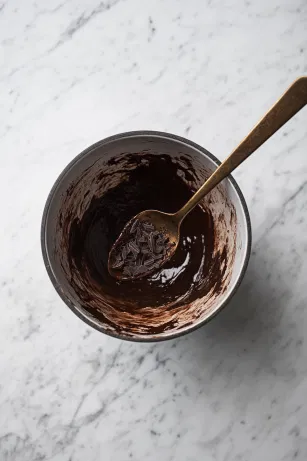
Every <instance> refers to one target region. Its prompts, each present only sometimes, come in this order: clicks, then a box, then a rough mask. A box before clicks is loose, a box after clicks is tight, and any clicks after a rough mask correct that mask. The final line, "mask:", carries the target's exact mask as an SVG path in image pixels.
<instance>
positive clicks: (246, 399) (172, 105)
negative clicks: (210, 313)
mask: <svg viewBox="0 0 307 461" xmlns="http://www.w3.org/2000/svg"><path fill="white" fill-rule="evenodd" d="M0 44H1V48H0V95H1V98H0V120H1V126H0V146H1V182H0V197H1V198H0V200H1V226H0V235H1V238H0V250H1V252H0V254H1V263H0V287H1V291H0V301H1V322H0V347H1V355H0V378H1V380H0V460H1V461H17V460H18V461H19V460H20V461H47V460H48V461H50V460H52V461H97V460H106V461H130V460H136V461H156V460H157V459H158V460H161V461H172V460H174V461H200V460H205V461H207V460H208V461H211V460H214V461H259V460H263V461H290V460H298V461H306V459H307V406H306V396H307V289H306V283H307V156H306V149H307V128H306V127H307V109H306V108H305V110H303V111H302V112H301V113H300V114H298V115H297V116H296V117H295V119H293V120H292V121H291V122H289V123H288V125H287V126H286V127H285V128H284V129H282V130H281V131H280V132H279V133H278V134H276V135H275V136H274V138H272V139H271V140H270V141H268V142H267V144H266V145H265V146H263V148H261V151H259V152H258V153H256V154H255V155H254V156H253V158H251V159H250V160H249V161H248V162H246V163H245V164H244V165H243V166H242V167H240V169H239V170H238V171H237V172H236V173H235V177H236V178H237V180H238V182H239V185H240V186H241V188H242V190H243V192H244V194H245V197H246V200H247V203H248V206H249V210H250V214H251V219H252V226H253V252H252V256H251V260H250V264H249V268H248V271H247V274H246V277H245V279H244V282H243V284H242V286H241V288H240V289H239V291H238V293H237V295H236V296H235V298H234V299H233V301H232V302H231V304H230V305H229V306H228V307H227V308H226V309H225V310H224V311H223V312H222V313H221V314H219V315H218V316H217V318H216V319H214V320H213V321H212V322H211V323H210V324H208V325H207V326H205V327H203V328H202V329H200V330H198V331H196V332H194V333H192V334H189V335H187V336H185V337H183V338H181V339H177V340H173V341H169V342H165V343H159V344H134V343H126V342H121V341H119V340H117V339H113V338H110V337H107V336H104V335H102V334H100V333H98V332H96V331H94V330H91V329H90V328H89V327H88V326H86V325H85V324H83V323H82V322H81V321H80V320H79V319H78V318H77V317H76V316H74V315H73V314H72V312H71V311H70V310H69V309H68V308H66V306H65V305H64V304H63V302H62V301H61V300H60V298H59V297H58V295H57V294H56V292H55V290H54V289H53V287H52V285H51V283H50V281H49V279H48V276H47V273H46V271H45V268H44V265H43V261H42V257H41V250H40V220H41V214H42V210H43V206H44V203H45V200H46V197H47V194H48V192H49V189H50V188H51V186H52V184H53V182H54V180H55V179H56V177H57V175H58V174H59V173H60V172H61V170H62V169H63V167H64V166H65V165H66V164H67V163H68V162H69V161H70V160H71V159H72V158H73V157H74V156H75V155H76V154H78V153H79V152H80V151H81V150H82V149H84V148H85V147H86V146H88V145H90V144H92V143H93V142H95V141H97V140H99V139H102V138H104V137H106V136H108V135H111V134H114V133H116V132H120V131H126V130H134V129H156V130H163V131H169V132H173V133H176V134H179V135H183V136H187V137H189V138H190V139H192V140H193V141H195V142H197V143H199V144H201V145H203V146H204V147H206V148H207V149H209V150H210V151H211V152H212V153H213V154H215V155H216V156H218V157H219V158H221V159H222V158H224V157H225V156H226V154H227V153H229V151H230V150H231V149H232V148H233V147H234V146H235V144H236V143H237V142H238V141H239V140H240V139H241V138H242V137H243V136H244V135H245V134H246V132H247V130H249V129H250V128H251V126H252V125H253V124H254V123H255V122H256V121H257V119H258V118H259V117H260V116H261V115H262V114H263V112H264V111H265V110H266V109H268V107H269V106H270V105H271V104H272V103H273V102H274V101H275V99H276V98H277V97H279V96H280V95H281V93H282V92H283V91H284V90H285V88H286V87H287V86H288V85H289V84H290V83H291V82H292V80H294V79H295V78H296V77H297V76H299V75H302V74H304V73H305V74H307V3H306V0H269V1H268V0H259V1H257V2H252V1H249V0H245V1H243V0H238V1H235V0H223V1H222V0H216V1H211V0H206V1H203V0H189V1H186V0H150V1H149V0H148V1H144V0H104V1H101V2H99V0H87V1H85V0H82V1H73V0H54V1H52V2H50V1H49V2H48V1H47V0H44V1H39V2H38V1H37V2H36V1H34V0H24V1H22V2H21V1H18V0H0Z"/></svg>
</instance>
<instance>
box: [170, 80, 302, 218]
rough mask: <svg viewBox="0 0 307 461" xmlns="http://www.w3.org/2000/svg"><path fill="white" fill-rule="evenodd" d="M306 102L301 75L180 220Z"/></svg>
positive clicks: (206, 183) (183, 210)
mask: <svg viewBox="0 0 307 461" xmlns="http://www.w3.org/2000/svg"><path fill="white" fill-rule="evenodd" d="M305 104H307V77H300V78H299V79H297V80H295V82H294V83H292V85H291V86H290V87H289V88H288V89H287V91H286V92H285V93H284V94H283V96H282V97H281V98H280V99H279V100H278V101H277V102H276V103H275V104H274V106H273V107H272V108H271V109H270V110H269V111H268V112H267V113H266V114H265V116H264V117H263V118H262V119H261V120H260V121H259V122H258V123H257V125H256V126H255V127H254V128H253V129H252V131H251V132H250V133H249V134H248V135H247V136H246V138H245V139H243V141H241V143H240V144H239V145H238V146H237V147H236V148H235V149H234V150H233V151H232V153H231V154H230V155H229V157H227V159H226V160H225V161H224V162H223V163H222V164H221V165H220V166H219V167H218V168H217V169H216V170H215V172H214V173H213V174H212V175H211V176H210V178H209V179H208V180H207V181H206V182H205V184H204V185H203V186H202V187H201V188H200V189H199V190H198V191H197V192H196V193H195V194H194V195H193V197H191V199H190V200H189V201H188V202H187V203H186V204H185V205H184V206H183V207H182V208H181V209H180V210H179V211H178V212H177V213H176V215H175V217H176V220H178V222H181V221H182V219H183V218H184V217H185V216H186V215H187V214H188V213H189V212H190V211H191V210H192V209H193V208H194V207H195V206H196V205H197V204H198V203H199V202H200V200H202V199H203V198H204V196H205V195H207V194H208V193H209V192H210V191H211V190H212V189H213V188H214V187H215V186H217V184H219V183H220V182H221V181H222V180H223V179H225V178H226V176H228V175H229V174H230V173H231V172H232V171H233V170H235V169H236V168H237V167H238V166H239V165H240V164H241V163H242V162H244V160H246V159H247V158H248V157H249V156H250V155H251V154H252V153H253V152H254V151H255V150H256V149H258V147H260V146H261V145H262V144H263V143H264V142H265V141H267V139H269V138H270V137H271V136H272V135H273V134H274V133H275V132H276V131H277V130H279V128H281V127H282V126H283V125H284V124H285V123H286V122H287V121H288V120H290V118H291V117H293V116H294V115H295V114H296V113H297V112H298V111H299V110H300V109H302V107H304V106H305Z"/></svg>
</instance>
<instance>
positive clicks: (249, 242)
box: [40, 130, 252, 343]
mask: <svg viewBox="0 0 307 461" xmlns="http://www.w3.org/2000/svg"><path fill="white" fill-rule="evenodd" d="M138 136H141V137H144V136H153V137H159V138H167V139H169V140H172V141H179V142H181V143H184V144H187V145H188V146H190V147H192V148H194V149H197V150H198V151H200V152H201V153H202V154H203V155H205V156H207V157H209V158H210V159H211V160H212V161H213V162H214V163H215V164H216V165H217V166H218V165H220V164H221V161H220V160H218V159H217V158H216V157H215V156H214V155H213V154H211V152H209V151H207V149H205V148H204V147H202V146H200V145H199V144H197V143H195V142H193V141H190V140H189V139H186V138H184V137H182V136H178V135H175V134H172V133H167V132H163V131H151V130H138V131H127V132H122V133H118V134H115V135H112V136H108V137H107V138H104V139H102V140H100V141H98V142H96V143H94V144H92V145H91V146H89V147H87V148H86V149H84V150H83V151H82V152H81V153H80V154H78V155H76V156H75V157H74V158H73V159H72V160H71V161H70V162H69V163H68V164H67V166H66V167H65V168H64V169H63V170H62V172H61V173H60V174H59V176H58V177H57V179H56V180H55V182H54V184H53V186H52V188H51V190H50V192H49V194H48V196H47V200H46V203H45V206H44V211H43V215H42V221H41V237H40V240H41V251H42V256H43V261H44V265H45V268H46V271H47V273H48V275H49V278H50V280H51V283H52V284H53V286H54V288H55V290H56V292H57V293H58V295H59V296H60V298H61V299H62V301H63V302H64V303H65V304H66V305H67V306H68V307H69V308H70V309H71V310H72V312H73V313H74V314H75V315H77V317H79V318H80V319H81V320H82V321H83V322H85V323H86V324H87V325H89V326H91V327H92V328H94V329H95V330H97V331H99V332H100V333H104V334H106V335H108V336H111V337H113V338H117V339H121V340H125V341H130V342H141V343H150V342H160V341H167V340H170V339H175V338H178V337H180V336H184V335H186V334H188V333H191V332H192V331H195V330H197V329H198V328H201V327H202V326H204V325H205V324H206V323H208V322H209V321H210V320H212V319H213V318H214V317H215V316H216V315H217V314H218V313H219V312H221V310H222V309H224V307H225V306H226V305H227V304H228V303H229V301H230V300H231V298H232V297H233V295H234V294H235V293H236V291H237V290H238V288H239V286H240V284H241V282H242V280H243V277H244V275H245V272H246V269H247V266H248V262H249V259H250V254H251V245H252V229H251V220H250V215H249V211H248V208H247V204H246V201H245V198H244V196H243V193H242V191H241V189H240V187H239V186H238V184H237V182H236V181H235V179H234V178H233V177H232V175H229V176H228V179H229V180H230V182H231V183H232V185H233V187H234V189H235V191H236V192H237V194H238V197H239V201H240V202H241V205H242V208H243V213H244V216H245V221H246V231H247V240H246V253H245V257H244V261H243V264H242V265H241V268H240V270H239V277H238V279H237V281H236V283H235V284H234V286H233V287H232V289H231V291H230V292H229V294H228V296H227V297H226V298H225V299H224V301H223V302H222V303H221V305H220V306H219V307H218V308H217V309H216V310H215V311H214V312H212V313H211V314H210V315H209V316H208V317H207V318H206V319H204V320H203V321H201V322H199V323H197V324H195V325H193V324H192V325H190V326H189V327H187V328H186V329H185V330H184V331H181V332H180V331H179V332H175V333H170V334H169V335H165V336H161V337H156V336H155V335H148V336H146V337H139V336H136V337H134V336H126V335H123V334H121V333H116V332H110V331H108V330H106V329H105V328H104V327H101V326H99V325H98V324H96V323H95V322H94V321H92V320H91V318H90V317H87V316H86V315H85V314H83V313H82V312H81V311H79V310H78V309H77V307H76V306H75V305H74V303H73V302H72V301H71V300H70V299H69V298H68V296H66V295H65V293H64V292H63V290H62V289H61V285H60V284H59V283H58V281H57V278H56V276H55V275H54V272H53V270H52V269H51V266H50V263H49V258H48V249H47V241H46V228H47V220H48V213H49V209H50V207H51V204H52V201H53V198H54V195H55V192H56V190H57V188H58V186H59V185H60V184H61V181H62V180H63V179H64V178H65V176H66V174H67V173H68V172H69V171H70V170H71V169H72V168H73V167H74V165H75V164H76V163H77V162H78V161H79V160H80V159H81V158H83V157H84V156H86V155H88V154H90V153H91V152H92V151H94V150H96V149H97V148H99V147H101V146H103V145H105V144H108V143H110V142H113V141H118V140H120V139H122V138H129V137H138Z"/></svg>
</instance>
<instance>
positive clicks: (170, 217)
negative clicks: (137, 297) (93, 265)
mask: <svg viewBox="0 0 307 461" xmlns="http://www.w3.org/2000/svg"><path fill="white" fill-rule="evenodd" d="M136 221H138V222H139V223H151V224H152V225H153V226H154V228H155V231H156V232H159V233H163V234H167V238H168V240H169V243H170V245H169V251H168V252H167V253H166V254H165V255H164V256H163V259H162V260H161V262H160V265H162V264H165V263H166V261H168V260H169V259H170V258H171V257H172V256H173V254H174V253H175V251H176V249H177V246H178V242H179V229H180V226H179V225H178V224H180V223H178V217H177V214H176V213H175V214H173V213H163V212H162V211H157V210H146V211H142V212H141V213H139V214H138V215H136V216H135V217H134V218H132V219H131V220H130V221H129V222H128V223H127V224H126V225H125V227H124V229H123V231H122V232H121V234H120V236H119V237H118V239H117V240H116V241H115V243H114V245H113V246H112V248H111V251H110V253H109V259H108V270H109V273H110V274H111V275H112V276H113V277H115V278H117V279H123V280H129V279H137V278H141V277H144V276H146V275H148V274H150V273H151V272H152V269H150V268H149V269H148V270H147V271H144V272H142V273H141V274H137V275H132V274H131V275H125V274H123V272H122V271H121V270H119V269H118V268H117V267H116V264H115V262H116V258H117V254H118V248H119V247H120V246H121V245H122V242H123V241H124V240H125V238H126V235H129V234H130V229H131V228H132V227H133V224H134V222H136Z"/></svg>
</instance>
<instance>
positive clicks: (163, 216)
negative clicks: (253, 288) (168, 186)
mask: <svg viewBox="0 0 307 461" xmlns="http://www.w3.org/2000/svg"><path fill="white" fill-rule="evenodd" d="M306 104H307V77H300V78H299V79H297V80H295V82H294V83H292V85H291V86H290V87H289V88H288V89H287V91H286V92H285V93H284V94H283V96H282V97H281V98H280V99H279V100H278V101H277V102H276V103H275V104H274V105H273V107H272V108H271V109H270V110H269V111H268V112H267V113H266V114H265V115H264V117H263V118H262V119H261V120H260V121H259V122H258V123H257V125H256V126H255V127H254V128H253V129H252V130H251V132H250V133H249V134H248V135H247V136H246V138H245V139H243V141H241V143H240V144H239V145H238V146H237V147H236V148H235V149H234V150H233V151H232V153H231V154H230V155H229V157H228V158H227V159H226V160H224V162H223V163H222V164H221V165H220V166H219V167H218V168H217V169H216V170H215V171H214V173H213V174H212V175H211V176H210V177H209V179H207V181H206V182H205V183H204V185H203V186H202V187H201V188H200V189H199V190H198V191H197V192H196V193H195V194H194V195H193V196H192V197H191V199H190V200H189V201H188V202H187V203H186V204H185V205H184V206H183V207H182V208H181V209H180V210H179V211H177V212H176V213H174V214H169V213H163V212H161V211H157V210H146V211H142V212H141V213H139V214H138V215H137V216H135V217H134V218H132V220H131V221H129V222H128V224H126V226H125V227H124V229H123V232H122V233H121V234H120V236H119V237H118V239H117V240H116V242H115V243H114V245H113V246H112V248H111V251H110V254H109V261H108V268H109V272H110V274H111V275H113V276H114V277H116V278H119V279H134V278H139V277H143V276H145V275H148V274H150V273H152V272H154V271H156V270H157V268H158V267H161V266H162V265H163V264H164V263H165V262H166V261H167V260H169V259H170V258H171V257H172V255H173V254H174V253H175V251H176V248H177V246H178V242H179V231H180V225H181V223H182V220H183V219H184V218H185V217H186V216H187V214H188V213H189V212H190V211H191V210H192V209H193V208H194V207H195V206H196V205H197V204H198V203H199V202H200V201H201V200H202V199H203V198H204V197H205V196H206V195H207V194H209V192H210V191H211V190H212V189H213V188H214V187H215V186H217V185H218V184H219V183H220V182H221V181H223V179H225V178H226V177H227V176H228V175H229V174H230V173H231V172H232V171H233V170H235V169H236V168H237V167H238V166H239V165H240V164H241V163H242V162H244V160H246V159H247V158H248V157H249V156H250V155H251V154H252V153H253V152H254V151H255V150H256V149H258V147H260V146H261V145H262V144H263V143H264V142H265V141H267V140H268V139H269V138H270V137H271V136H272V135H273V134H274V133H275V132H276V131H278V130H279V128H281V127H282V126H283V125H284V124H285V123H286V122H288V120H290V119H291V118H292V117H293V116H294V115H295V114H296V113H297V112H298V111H299V110H300V109H302V108H303V107H304V106H305V105H306ZM136 220H137V221H139V222H142V223H144V222H145V223H151V224H152V225H153V226H154V228H155V230H156V231H158V232H161V233H163V235H164V236H165V237H167V239H168V247H167V251H165V254H164V255H163V257H162V258H160V259H159V260H158V262H156V263H155V264H154V266H153V267H152V264H151V265H150V264H149V265H148V268H147V269H146V270H143V272H142V273H139V274H137V273H136V274H135V275H133V273H130V274H129V273H127V271H126V273H125V274H124V272H123V270H122V267H123V265H124V264H122V261H121V262H120V264H119V265H120V266H121V267H120V268H119V267H115V266H118V264H116V263H115V261H117V262H118V261H119V260H118V255H119V254H120V253H119V249H120V248H122V247H123V244H124V243H126V242H127V238H129V233H130V230H131V228H132V226H133V224H134V223H135V221H136ZM146 267H147V266H146ZM132 272H133V271H132Z"/></svg>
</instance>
